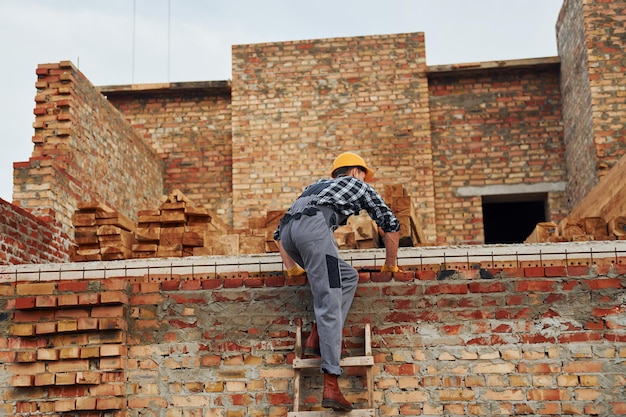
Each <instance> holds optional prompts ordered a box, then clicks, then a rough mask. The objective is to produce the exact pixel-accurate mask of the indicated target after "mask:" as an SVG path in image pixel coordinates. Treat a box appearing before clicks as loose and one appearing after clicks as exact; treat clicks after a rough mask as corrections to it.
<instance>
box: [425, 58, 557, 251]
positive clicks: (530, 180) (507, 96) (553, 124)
mask: <svg viewBox="0 0 626 417" xmlns="http://www.w3.org/2000/svg"><path fill="white" fill-rule="evenodd" d="M558 75H559V74H558V65H550V66H547V67H544V68H537V67H533V68H532V70H529V69H525V68H508V69H494V70H489V71H486V70H482V71H465V72H463V71H460V72H458V71H457V72H442V73H430V74H429V92H430V116H431V128H432V138H433V141H432V142H433V175H434V186H435V189H436V190H437V195H438V196H440V197H438V198H437V199H436V200H435V207H436V217H435V221H436V223H437V238H438V242H439V243H442V244H454V243H475V242H481V241H484V236H483V222H482V200H481V197H480V195H477V196H476V197H467V196H464V195H462V194H461V193H459V190H460V189H461V188H463V187H477V188H481V187H490V186H491V187H493V186H501V187H502V190H503V191H501V192H502V193H503V194H504V193H506V191H504V190H505V188H504V187H506V186H515V185H521V184H524V185H526V186H532V185H536V184H541V183H548V184H549V183H557V182H562V181H565V180H566V171H565V158H564V152H565V149H564V146H563V138H562V125H561V114H560V106H561V103H560V93H559V77H558ZM564 199H565V197H564V193H563V192H550V193H549V198H548V200H549V202H548V207H550V210H551V211H550V213H549V218H551V219H553V221H558V220H559V219H561V218H562V217H563V216H564V215H565V214H566V212H565V211H564V208H563V204H562V203H563V200H564Z"/></svg>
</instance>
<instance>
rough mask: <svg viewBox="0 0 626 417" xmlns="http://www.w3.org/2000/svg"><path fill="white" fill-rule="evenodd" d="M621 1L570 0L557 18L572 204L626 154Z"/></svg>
mask: <svg viewBox="0 0 626 417" xmlns="http://www.w3.org/2000/svg"><path fill="white" fill-rule="evenodd" d="M623 14H624V4H623V2H621V1H583V0H565V1H564V5H563V8H562V10H561V13H560V16H559V19H558V22H557V44H558V49H559V56H560V57H561V63H562V64H561V90H562V95H563V121H564V125H565V134H564V137H565V143H566V146H567V161H568V173H569V174H568V175H569V178H568V180H569V190H568V193H569V195H570V201H569V204H570V207H569V208H572V207H573V206H574V205H575V204H576V203H577V202H579V201H580V200H581V199H582V198H583V197H584V196H585V194H586V193H587V192H589V190H590V189H591V188H592V187H593V186H594V185H595V184H596V183H597V182H598V180H599V178H601V177H602V176H603V175H604V174H605V173H606V172H607V170H609V169H610V168H611V167H613V166H614V165H615V163H616V162H617V161H618V160H619V158H620V157H622V156H623V155H624V154H625V153H626V145H625V144H624V129H623V120H624V117H626V104H624V97H623V91H624V89H625V88H626V81H625V80H624V77H623V74H624V72H625V70H626V56H625V55H624V53H623V51H624V47H625V45H624V44H625V40H624V36H623V33H622V28H623V26H624V25H623V21H622V20H621V19H622V16H623Z"/></svg>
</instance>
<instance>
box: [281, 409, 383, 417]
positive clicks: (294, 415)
mask: <svg viewBox="0 0 626 417" xmlns="http://www.w3.org/2000/svg"><path fill="white" fill-rule="evenodd" d="M375 415H376V410H374V409H373V408H363V409H359V410H352V411H348V412H346V413H341V412H337V411H332V410H329V411H293V412H288V413H287V416H288V417H336V416H349V417H374V416H375Z"/></svg>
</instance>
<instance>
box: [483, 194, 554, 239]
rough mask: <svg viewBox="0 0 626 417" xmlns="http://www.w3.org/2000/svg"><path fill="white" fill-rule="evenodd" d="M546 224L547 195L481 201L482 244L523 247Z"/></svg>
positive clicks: (493, 197) (485, 198) (513, 196)
mask: <svg viewBox="0 0 626 417" xmlns="http://www.w3.org/2000/svg"><path fill="white" fill-rule="evenodd" d="M545 221H546V195H545V194H532V195H505V196H486V197H483V227H484V232H485V243H486V244H492V243H523V242H524V240H526V238H527V237H528V236H529V235H530V234H531V233H532V231H533V230H534V229H535V226H536V225H537V223H540V222H545Z"/></svg>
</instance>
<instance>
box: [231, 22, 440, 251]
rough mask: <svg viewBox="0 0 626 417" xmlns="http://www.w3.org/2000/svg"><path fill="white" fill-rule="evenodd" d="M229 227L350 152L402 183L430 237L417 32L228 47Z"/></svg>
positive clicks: (422, 63) (382, 177) (421, 48)
mask: <svg viewBox="0 0 626 417" xmlns="http://www.w3.org/2000/svg"><path fill="white" fill-rule="evenodd" d="M232 86H233V87H232V112H233V123H232V125H233V184H234V185H233V218H234V225H235V227H242V226H243V227H245V226H246V222H247V219H248V218H249V217H250V216H258V215H263V214H264V213H265V210H270V209H273V210H276V209H286V208H287V207H288V206H289V204H290V203H291V201H292V200H293V199H294V198H295V197H297V195H299V193H300V192H301V191H302V189H303V187H304V186H305V185H308V183H309V182H311V181H312V180H315V179H317V178H320V177H328V176H329V174H330V173H329V168H330V166H331V163H332V161H333V159H334V158H335V157H336V156H337V155H338V154H339V153H340V152H342V151H355V152H357V153H359V154H361V155H362V156H363V157H364V158H365V160H366V161H367V162H368V164H369V165H371V166H372V167H373V168H374V169H375V170H376V172H377V176H378V178H379V182H378V183H377V184H376V186H377V187H382V185H383V184H385V183H387V182H393V183H397V182H402V183H404V184H405V187H406V189H407V192H408V194H409V195H411V196H412V197H414V202H415V204H416V206H417V207H418V208H419V210H418V211H419V213H420V215H421V216H422V217H423V222H422V223H423V224H424V226H425V229H426V235H427V236H428V237H429V238H431V239H432V238H434V235H435V229H434V224H433V223H432V222H430V221H427V219H430V218H432V217H433V215H434V201H433V200H434V198H433V184H432V161H431V140H430V127H429V117H428V112H429V110H428V82H427V78H426V59H425V44H424V34H423V33H413V34H399V35H380V36H366V37H355V38H334V39H318V40H310V41H308V40H307V41H293V42H280V43H266V44H253V45H236V46H234V47H233V81H232Z"/></svg>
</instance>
